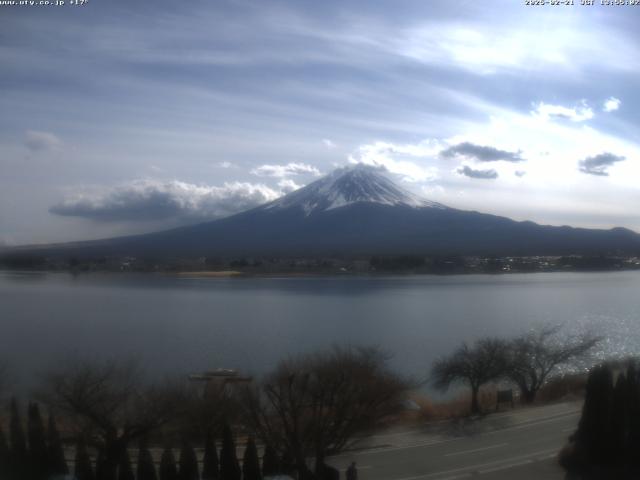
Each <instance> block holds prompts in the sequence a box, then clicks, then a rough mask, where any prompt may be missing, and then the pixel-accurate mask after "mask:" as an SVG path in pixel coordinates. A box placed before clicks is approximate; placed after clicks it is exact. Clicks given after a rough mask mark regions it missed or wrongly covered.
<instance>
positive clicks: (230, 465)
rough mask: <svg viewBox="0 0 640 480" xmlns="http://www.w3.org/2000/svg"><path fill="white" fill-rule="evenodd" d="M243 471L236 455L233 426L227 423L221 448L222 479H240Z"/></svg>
mask: <svg viewBox="0 0 640 480" xmlns="http://www.w3.org/2000/svg"><path fill="white" fill-rule="evenodd" d="M240 476H241V471H240V465H239V464H238V458H237V457H236V444H235V442H234V440H233V433H231V427H229V425H227V424H225V426H224V427H223V428H222V450H220V478H221V480H240Z"/></svg>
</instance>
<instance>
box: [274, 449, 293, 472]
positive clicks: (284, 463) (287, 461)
mask: <svg viewBox="0 0 640 480" xmlns="http://www.w3.org/2000/svg"><path fill="white" fill-rule="evenodd" d="M278 473H284V474H285V475H289V476H290V477H294V476H295V475H296V462H295V459H294V458H293V455H291V453H290V452H289V451H288V450H285V452H284V454H283V455H282V460H281V463H280V472H278Z"/></svg>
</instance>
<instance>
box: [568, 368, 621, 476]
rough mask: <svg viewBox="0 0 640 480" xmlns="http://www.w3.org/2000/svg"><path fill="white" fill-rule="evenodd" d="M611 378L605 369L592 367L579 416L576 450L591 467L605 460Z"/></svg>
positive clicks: (609, 421) (610, 404) (608, 430)
mask: <svg viewBox="0 0 640 480" xmlns="http://www.w3.org/2000/svg"><path fill="white" fill-rule="evenodd" d="M612 394H613V376H612V373H611V370H610V369H609V367H607V366H599V367H596V368H594V369H593V370H592V371H591V372H590V373H589V377H588V379H587V386H586V392H585V400H584V406H583V407H582V417H581V418H580V423H579V424H578V432H577V434H576V436H577V441H578V444H579V448H580V449H581V450H583V451H584V453H585V454H586V456H587V458H589V459H590V460H591V461H592V462H593V463H595V464H605V463H607V461H608V458H609V448H610V447H609V445H608V442H609V439H610V437H611V436H610V433H611V407H612V400H613V395H612Z"/></svg>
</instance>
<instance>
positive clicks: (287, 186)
mask: <svg viewBox="0 0 640 480" xmlns="http://www.w3.org/2000/svg"><path fill="white" fill-rule="evenodd" d="M278 187H279V188H280V190H281V191H282V193H291V192H293V191H294V190H298V189H299V188H302V187H304V185H298V184H297V183H296V182H294V181H293V180H291V179H290V178H283V179H282V180H280V181H279V182H278Z"/></svg>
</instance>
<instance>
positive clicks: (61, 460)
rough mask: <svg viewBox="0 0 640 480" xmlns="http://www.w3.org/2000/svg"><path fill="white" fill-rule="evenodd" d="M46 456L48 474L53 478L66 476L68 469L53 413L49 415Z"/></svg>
mask: <svg viewBox="0 0 640 480" xmlns="http://www.w3.org/2000/svg"><path fill="white" fill-rule="evenodd" d="M47 456H48V458H49V474H50V475H53V476H57V475H68V474H69V467H68V466H67V460H66V459H65V457H64V448H63V447H62V441H61V440H60V433H59V432H58V426H57V425H56V419H55V417H54V416H53V413H49V425H48V428H47Z"/></svg>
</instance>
